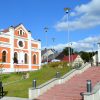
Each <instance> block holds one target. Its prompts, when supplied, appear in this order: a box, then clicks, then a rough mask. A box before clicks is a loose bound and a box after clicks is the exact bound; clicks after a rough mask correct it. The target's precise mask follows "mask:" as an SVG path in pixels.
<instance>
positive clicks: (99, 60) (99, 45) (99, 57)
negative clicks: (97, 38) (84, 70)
mask: <svg viewBox="0 0 100 100" xmlns="http://www.w3.org/2000/svg"><path fill="white" fill-rule="evenodd" d="M98 63H100V43H98Z"/></svg>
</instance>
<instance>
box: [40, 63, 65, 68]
mask: <svg viewBox="0 0 100 100" xmlns="http://www.w3.org/2000/svg"><path fill="white" fill-rule="evenodd" d="M42 67H53V68H56V67H59V68H62V67H67V62H50V63H48V64H45V65H43V66H42Z"/></svg>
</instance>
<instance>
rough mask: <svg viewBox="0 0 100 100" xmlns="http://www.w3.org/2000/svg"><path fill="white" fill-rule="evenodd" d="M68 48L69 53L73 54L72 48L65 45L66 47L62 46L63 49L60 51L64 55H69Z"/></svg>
mask: <svg viewBox="0 0 100 100" xmlns="http://www.w3.org/2000/svg"><path fill="white" fill-rule="evenodd" d="M69 49H70V54H73V51H74V50H73V48H71V47H66V48H64V49H63V51H62V53H63V54H64V55H66V56H68V55H69Z"/></svg>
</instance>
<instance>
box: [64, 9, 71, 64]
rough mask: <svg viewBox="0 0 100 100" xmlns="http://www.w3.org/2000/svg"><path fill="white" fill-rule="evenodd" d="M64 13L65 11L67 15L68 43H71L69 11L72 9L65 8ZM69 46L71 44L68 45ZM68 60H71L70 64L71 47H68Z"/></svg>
mask: <svg viewBox="0 0 100 100" xmlns="http://www.w3.org/2000/svg"><path fill="white" fill-rule="evenodd" d="M64 11H65V13H66V15H67V33H68V34H67V35H68V38H67V39H68V43H69V21H68V19H69V11H70V8H64ZM68 45H69V44H68ZM68 56H69V57H68V60H69V63H70V46H68Z"/></svg>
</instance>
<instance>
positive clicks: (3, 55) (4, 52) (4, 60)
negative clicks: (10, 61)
mask: <svg viewBox="0 0 100 100" xmlns="http://www.w3.org/2000/svg"><path fill="white" fill-rule="evenodd" d="M2 62H6V51H3V52H2Z"/></svg>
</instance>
